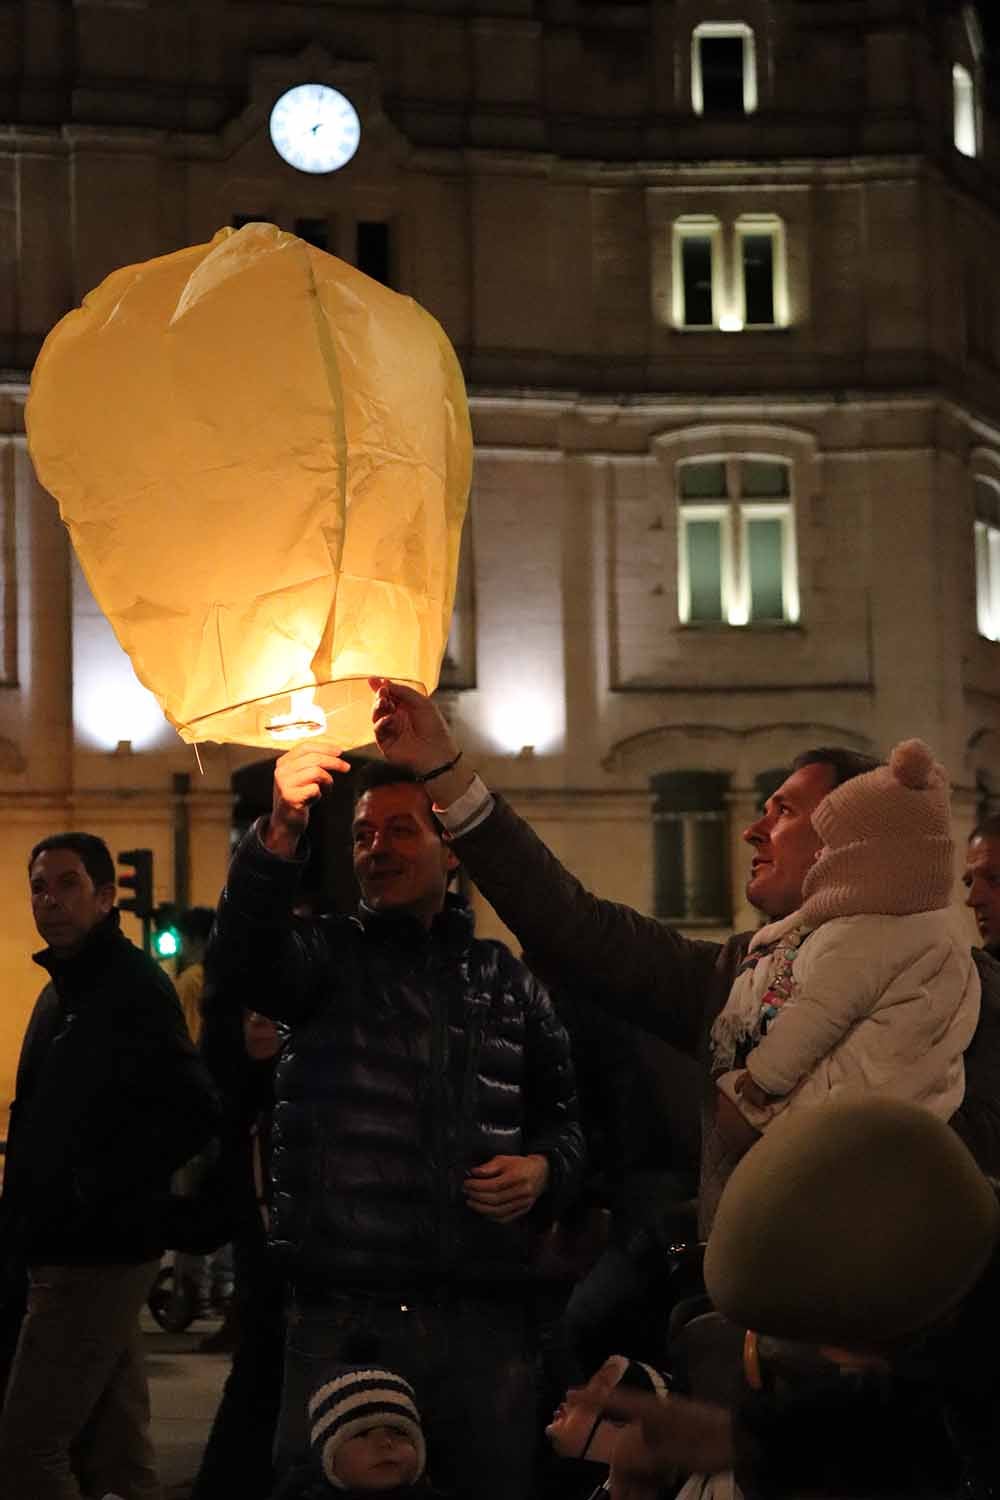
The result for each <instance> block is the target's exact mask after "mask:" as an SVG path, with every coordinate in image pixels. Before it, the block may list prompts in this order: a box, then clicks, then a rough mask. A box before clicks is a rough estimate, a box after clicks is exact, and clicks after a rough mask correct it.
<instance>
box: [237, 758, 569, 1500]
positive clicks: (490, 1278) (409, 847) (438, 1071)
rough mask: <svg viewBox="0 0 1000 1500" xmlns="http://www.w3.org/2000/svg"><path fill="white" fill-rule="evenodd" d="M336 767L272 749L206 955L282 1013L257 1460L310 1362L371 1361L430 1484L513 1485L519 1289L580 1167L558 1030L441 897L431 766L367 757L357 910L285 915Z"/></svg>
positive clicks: (511, 962) (520, 1343) (511, 967)
mask: <svg viewBox="0 0 1000 1500" xmlns="http://www.w3.org/2000/svg"><path fill="white" fill-rule="evenodd" d="M348 769H349V767H348V766H347V764H346V762H344V761H343V760H341V759H340V757H339V754H338V753H337V752H336V751H334V750H332V748H331V747H330V746H329V745H328V744H326V743H324V742H322V741H308V742H305V743H304V744H302V745H300V746H297V747H296V748H295V749H294V750H291V751H289V753H288V754H287V755H284V756H282V757H281V759H280V760H279V761H278V762H277V764H276V767H275V781H274V803H273V808H272V812H271V816H270V818H269V819H261V820H260V822H259V823H258V824H257V825H255V827H254V828H253V829H251V831H250V832H249V834H248V835H247V837H246V838H245V839H244V840H243V842H242V844H241V845H240V847H239V848H238V849H237V851H236V854H235V856H234V859H233V863H232V866H231V869H230V873H229V879H228V882H227V886H226V890H225V892H224V893H223V897H222V901H221V903H220V906H219V913H218V918H217V925H216V936H215V939H214V941H213V944H212V946H211V947H210V950H209V955H208V969H209V975H210V978H212V979H213V980H214V982H215V983H216V985H217V987H218V990H219V993H221V994H231V995H234V996H238V997H239V999H240V1002H241V1003H242V1004H243V1005H245V1006H249V1007H251V1008H252V1009H254V1010H257V1011H260V1012H261V1013H263V1014H266V1015H271V1016H273V1017H274V1018H275V1019H276V1020H278V1021H281V1022H284V1023H285V1024H286V1025H288V1026H289V1027H290V1028H291V1035H290V1037H289V1040H288V1042H287V1044H286V1047H285V1051H284V1054H283V1057H282V1061H281V1064H280V1066H279V1069H278V1079H277V1106H276V1111H275V1128H274V1153H273V1167H272V1170H273V1176H274V1216H273V1222H272V1239H273V1241H274V1242H275V1244H276V1246H277V1247H278V1249H279V1250H280V1251H281V1252H283V1254H284V1258H285V1261H286V1264H287V1267H288V1271H289V1274H290V1278H291V1282H292V1287H293V1301H292V1307H291V1313H290V1320H289V1325H290V1326H289V1333H288V1344H287V1355H286V1372H285V1389H284V1396H283V1410H282V1418H281V1427H280V1432H279V1455H280V1457H281V1459H282V1461H283V1463H286V1464H287V1463H288V1462H290V1461H292V1460H296V1459H299V1458H301V1457H302V1455H303V1454H305V1453H306V1452H307V1451H308V1422H307V1414H306V1401H307V1398H308V1395H309V1392H310V1391H311V1390H313V1389H314V1388H315V1385H316V1377H317V1373H318V1372H319V1371H320V1370H321V1368H322V1366H323V1365H324V1364H329V1363H330V1362H333V1361H341V1362H347V1363H351V1362H356V1361H357V1360H358V1359H370V1358H375V1359H378V1360H379V1362H380V1363H382V1364H385V1365H387V1366H388V1367H390V1368H392V1369H394V1370H397V1371H398V1372H399V1373H400V1374H402V1375H403V1376H405V1377H406V1378H407V1379H408V1380H409V1381H410V1382H411V1384H412V1385H413V1386H414V1387H415V1389H416V1392H417V1397H418V1402H419V1405H420V1408H421V1411H422V1413H423V1415H424V1420H425V1428H426V1431H427V1437H428V1447H429V1473H430V1475H431V1478H432V1480H433V1482H434V1483H435V1485H437V1486H439V1487H440V1486H443V1487H444V1488H453V1489H455V1490H456V1491H457V1492H458V1493H459V1494H463V1495H464V1494H476V1495H478V1496H482V1497H484V1500H487V1497H493V1496H495V1497H497V1500H508V1497H509V1500H515V1497H516V1500H520V1497H522V1496H523V1495H524V1494H526V1493H527V1488H528V1477H529V1473H530V1465H531V1459H532V1447H533V1442H534V1418H535V1410H534V1382H533V1357H532V1356H533V1348H532V1329H531V1327H530V1322H529V1319H528V1316H527V1309H526V1306H525V1303H526V1298H525V1287H526V1281H527V1278H528V1277H529V1276H530V1265H531V1257H532V1253H533V1250H534V1248H535V1243H536V1238H537V1231H538V1229H539V1228H540V1227H541V1226H542V1225H543V1224H544V1223H546V1222H547V1221H549V1220H550V1219H551V1217H552V1216H553V1215H554V1214H555V1213H557V1212H558V1210H559V1208H560V1206H561V1205H562V1204H563V1203H564V1202H566V1200H567V1199H568V1198H569V1197H570V1196H571V1195H572V1193H573V1191H574V1189H575V1187H576V1184H577V1180H578V1177H579V1174H580V1171H581V1167H582V1136H581V1132H580V1127H579V1125H578V1123H577V1119H576V1099H575V1091H574V1083H573V1073H572V1066H571V1062H570V1055H569V1044H568V1041H567V1038H566V1034H565V1032H564V1031H563V1029H562V1027H561V1026H560V1025H559V1023H558V1021H557V1019H556V1016H555V1014H554V1012H553V1010H552V1007H551V1004H550V1001H549V999H548V997H547V995H546V994H545V992H544V990H542V989H541V987H540V986H539V985H538V984H537V983H536V981H535V980H534V979H533V978H532V976H531V975H530V974H529V973H528V971H527V970H526V969H525V968H524V966H523V965H522V964H520V963H519V962H518V961H517V960H515V959H514V958H513V957H512V955H511V954H510V953H509V951H508V950H507V949H506V948H505V947H504V946H503V945H502V944H500V943H495V942H483V941H478V940H476V939H475V938H474V937H473V932H472V920H471V914H470V913H469V911H468V909H467V907H465V905H464V904H463V903H461V902H459V901H457V900H456V899H455V898H453V897H450V896H449V895H448V892H447V885H448V880H449V877H450V874H451V872H452V870H453V869H454V868H455V865H456V863H457V862H456V860H455V857H454V855H453V854H452V853H451V850H450V848H449V846H448V845H447V844H446V843H444V842H443V841H442V839H441V835H440V831H439V829H438V827H437V824H436V823H435V821H434V819H433V817H432V814H431V803H430V797H429V795H428V792H427V790H425V787H424V785H423V784H422V782H423V781H430V780H433V776H431V777H424V778H416V777H414V776H413V775H412V774H409V773H407V772H406V771H405V770H402V769H398V768H392V767H384V766H378V765H376V766H375V767H373V768H372V774H371V777H370V780H369V781H368V782H367V783H363V790H362V792H361V794H360V796H359V797H358V800H357V802H356V804H355V809H354V820H353V825H352V837H353V856H354V868H355V872H356V874H357V877H358V881H359V884H360V887H361V893H362V898H363V899H362V903H361V906H360V909H359V912H358V914H357V916H355V917H351V918H337V917H334V918H325V919H322V920H320V921H318V922H306V921H302V920H301V919H298V918H296V917H295V916H294V915H293V907H294V905H295V899H296V889H297V885H298V877H299V874H300V871H301V868H302V864H303V859H302V850H301V847H300V843H301V838H302V835H303V833H304V831H305V828H306V824H307V822H308V819H309V810H310V804H311V803H312V802H314V801H315V799H316V798H317V797H319V795H320V794H321V791H322V789H323V788H324V787H325V786H327V785H329V784H330V783H331V782H332V779H333V776H334V774H336V773H337V772H339V771H346V770H348Z"/></svg>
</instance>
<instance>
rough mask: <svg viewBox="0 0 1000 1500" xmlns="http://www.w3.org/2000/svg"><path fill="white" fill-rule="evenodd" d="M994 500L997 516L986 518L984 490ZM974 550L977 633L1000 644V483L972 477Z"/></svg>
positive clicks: (977, 475)
mask: <svg viewBox="0 0 1000 1500" xmlns="http://www.w3.org/2000/svg"><path fill="white" fill-rule="evenodd" d="M981 488H982V489H986V490H989V491H990V493H991V495H992V497H993V514H992V515H989V516H987V515H985V514H984V510H985V507H981V505H980V489H981ZM972 494H973V527H972V534H973V546H974V554H975V574H976V630H977V633H978V634H979V635H980V636H982V637H983V639H984V640H987V641H1000V480H998V479H995V478H994V477H993V476H992V475H989V474H982V473H976V474H973V476H972Z"/></svg>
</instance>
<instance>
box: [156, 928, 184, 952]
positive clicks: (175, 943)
mask: <svg viewBox="0 0 1000 1500" xmlns="http://www.w3.org/2000/svg"><path fill="white" fill-rule="evenodd" d="M180 951H181V940H180V937H179V936H178V934H177V932H176V931H175V929H174V928H173V927H164V928H163V930H162V931H161V932H158V933H156V934H155V936H154V938H153V952H154V953H155V954H156V956H157V958H176V957H177V955H178V953H179V952H180Z"/></svg>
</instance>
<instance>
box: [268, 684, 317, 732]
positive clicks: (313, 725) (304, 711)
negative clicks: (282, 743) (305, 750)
mask: <svg viewBox="0 0 1000 1500" xmlns="http://www.w3.org/2000/svg"><path fill="white" fill-rule="evenodd" d="M264 728H265V729H266V731H267V733H268V734H269V735H270V736H271V738H272V739H275V740H307V739H309V738H310V737H311V736H312V735H315V734H322V733H323V730H324V729H325V728H326V714H325V713H324V712H323V710H322V709H321V708H320V706H319V704H318V703H317V702H316V699H315V698H314V697H313V690H312V688H311V687H304V688H297V689H296V690H295V692H293V693H292V694H291V712H290V713H287V714H275V716H274V718H273V719H268V721H267V723H266V724H265V725H264Z"/></svg>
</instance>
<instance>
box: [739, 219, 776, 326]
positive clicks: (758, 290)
mask: <svg viewBox="0 0 1000 1500" xmlns="http://www.w3.org/2000/svg"><path fill="white" fill-rule="evenodd" d="M742 239H743V296H744V301H745V303H746V322H747V323H773V322H774V240H773V239H772V237H771V235H769V234H745V235H743V236H742Z"/></svg>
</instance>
